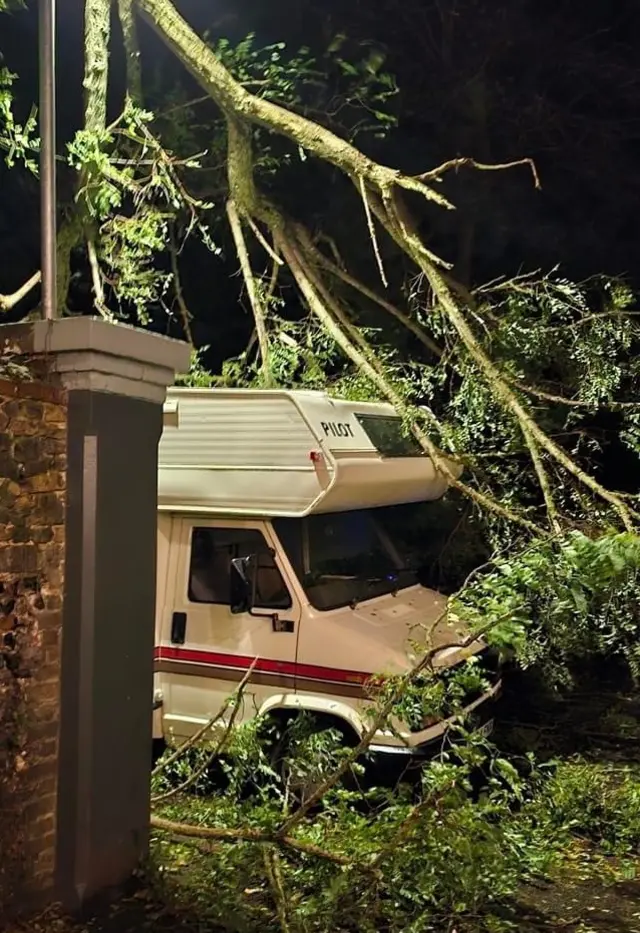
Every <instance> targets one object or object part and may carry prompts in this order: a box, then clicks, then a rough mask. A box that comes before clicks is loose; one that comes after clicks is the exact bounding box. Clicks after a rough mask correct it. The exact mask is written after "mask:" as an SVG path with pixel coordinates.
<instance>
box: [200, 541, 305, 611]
mask: <svg viewBox="0 0 640 933" xmlns="http://www.w3.org/2000/svg"><path fill="white" fill-rule="evenodd" d="M252 555H254V556H255V557H256V566H257V572H256V607H259V608H261V609H289V608H290V606H291V597H290V595H289V591H288V590H287V587H286V584H285V582H284V580H283V579H282V575H281V574H280V571H279V570H278V568H277V566H276V563H275V560H274V558H273V554H272V553H271V550H270V548H269V545H268V544H267V542H266V540H265V538H264V536H263V535H262V534H261V532H259V531H257V530H256V529H255V528H194V529H193V532H192V535H191V563H190V568H189V599H190V601H191V602H193V603H218V604H222V605H225V606H228V605H229V604H230V594H229V577H230V567H231V561H232V560H233V558H235V557H250V556H252Z"/></svg>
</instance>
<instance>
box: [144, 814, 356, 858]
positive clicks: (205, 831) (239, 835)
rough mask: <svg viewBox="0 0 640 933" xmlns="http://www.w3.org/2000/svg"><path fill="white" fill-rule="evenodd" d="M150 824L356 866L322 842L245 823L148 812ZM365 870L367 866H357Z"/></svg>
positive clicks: (193, 835) (171, 831)
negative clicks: (200, 821) (206, 822)
mask: <svg viewBox="0 0 640 933" xmlns="http://www.w3.org/2000/svg"><path fill="white" fill-rule="evenodd" d="M151 828H152V829H157V830H158V831H159V832H165V833H169V834H170V835H171V836H174V837H177V838H179V837H184V838H186V839H211V840H217V841H219V842H249V843H270V844H271V845H278V846H285V847H286V848H289V849H292V850H293V851H295V852H299V853H300V854H301V855H308V856H311V857H312V858H319V859H323V860H325V861H329V862H334V863H335V864H336V865H343V866H346V867H351V866H355V865H356V864H357V863H355V862H354V861H353V860H352V859H350V858H347V856H345V855H340V854H339V853H338V852H329V851H328V850H326V849H323V848H322V847H321V846H317V845H314V844H313V843H312V842H304V841H303V840H301V839H296V838H295V836H289V835H282V834H280V833H269V832H266V831H264V830H261V829H253V828H252V827H249V826H247V827H244V828H241V829H234V828H231V827H227V826H224V827H218V826H196V825H194V824H192V823H178V822H175V821H174V820H165V819H164V818H163V817H160V816H155V815H152V816H151ZM358 867H360V868H363V869H365V870H366V866H364V865H360V866H358Z"/></svg>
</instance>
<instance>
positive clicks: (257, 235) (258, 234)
mask: <svg viewBox="0 0 640 933" xmlns="http://www.w3.org/2000/svg"><path fill="white" fill-rule="evenodd" d="M245 219H246V221H247V223H248V224H249V226H250V227H251V232H252V233H253V235H254V236H255V238H256V240H257V241H258V243H259V244H260V246H262V248H263V249H264V250H265V251H266V252H267V253H268V254H269V256H271V258H272V259H273V261H274V263H275V264H276V265H278V266H283V265H284V262H283V261H282V259H281V258H280V256H278V254H277V253H276V251H275V250H274V249H273V247H271V246H270V245H269V243H268V242H267V240H266V239H265V238H264V237H263V235H262V233H261V231H260V228H259V227H258V225H257V224H256V223H255V222H254V220H253V218H252V217H251V215H250V214H247V215H246V217H245Z"/></svg>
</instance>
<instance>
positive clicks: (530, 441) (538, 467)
mask: <svg viewBox="0 0 640 933" xmlns="http://www.w3.org/2000/svg"><path fill="white" fill-rule="evenodd" d="M521 430H522V434H523V436H524V439H525V443H526V445H527V447H528V448H529V455H530V456H531V461H532V463H533V468H534V470H535V471H536V476H537V477H538V483H539V484H540V489H541V490H542V495H543V497H544V502H545V505H546V507H547V514H548V516H549V521H550V523H551V527H552V528H553V530H554V532H556V534H558V533H559V532H560V524H559V522H558V510H557V508H556V504H555V500H554V498H553V493H552V492H551V484H550V483H549V475H548V473H547V471H546V469H545V465H544V463H543V462H542V457H541V456H540V448H539V447H538V444H537V442H536V441H535V439H534V438H533V437H532V435H531V431H530V430H529V428H528V427H526V426H525V425H521Z"/></svg>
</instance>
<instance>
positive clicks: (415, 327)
mask: <svg viewBox="0 0 640 933" xmlns="http://www.w3.org/2000/svg"><path fill="white" fill-rule="evenodd" d="M333 245H334V247H335V243H334V244H333ZM310 246H311V248H312V249H313V255H314V256H315V258H316V259H317V260H318V262H319V263H320V264H321V265H322V266H324V268H325V269H326V270H327V271H328V272H331V274H332V275H335V276H336V278H339V279H341V280H342V281H343V282H345V283H346V284H347V285H350V286H351V288H354V289H355V290H356V291H358V292H360V294H361V295H364V296H365V298H368V299H369V300H370V301H373V302H375V304H377V305H379V306H380V307H381V308H384V310H385V311H388V312H389V314H391V315H393V317H395V318H396V320H398V321H400V323H401V324H404V326H405V327H406V328H407V330H410V331H411V333H412V334H413V335H414V336H415V337H417V338H418V340H419V341H420V342H421V343H422V344H424V346H425V347H426V348H427V349H428V350H429V351H430V352H431V353H433V354H434V356H437V357H441V356H442V353H443V351H442V347H440V346H439V345H438V344H437V343H436V342H435V340H432V338H431V337H430V336H429V335H428V334H427V332H426V331H425V330H424V328H422V327H421V326H420V325H419V324H418V322H417V321H414V320H413V318H411V317H410V316H409V315H408V314H407V313H405V312H404V311H401V310H400V308H397V307H396V306H395V305H394V304H391V302H390V301H386V300H385V299H384V298H381V297H380V295H378V294H376V292H374V291H373V289H371V288H369V287H368V286H367V285H365V284H364V283H363V282H361V281H360V280H359V279H357V278H355V276H353V275H350V274H349V273H348V272H346V271H345V270H344V268H343V266H342V262H341V261H340V263H339V262H338V259H339V255H338V256H336V262H331V260H330V259H329V258H328V257H327V256H325V255H324V254H323V253H322V252H320V250H319V249H317V248H316V247H313V246H312V244H311V243H310ZM334 255H335V254H334Z"/></svg>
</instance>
